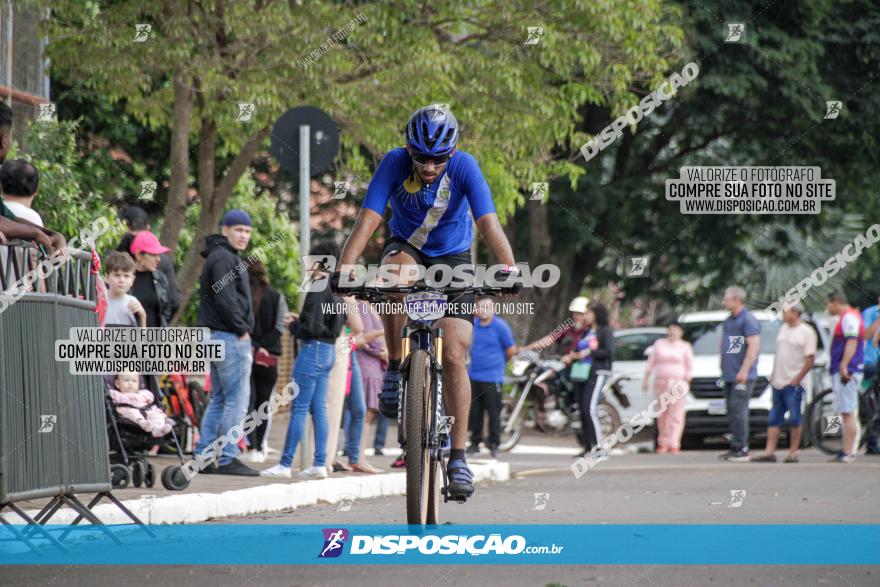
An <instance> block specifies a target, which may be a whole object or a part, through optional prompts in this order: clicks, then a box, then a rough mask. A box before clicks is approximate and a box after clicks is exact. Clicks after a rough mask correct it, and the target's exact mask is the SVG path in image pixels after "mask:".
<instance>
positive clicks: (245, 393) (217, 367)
mask: <svg viewBox="0 0 880 587" xmlns="http://www.w3.org/2000/svg"><path fill="white" fill-rule="evenodd" d="M211 340H212V341H222V342H223V343H224V346H225V347H226V351H225V352H226V354H225V358H224V359H223V360H222V361H215V362H212V363H211V394H210V399H209V401H208V408H207V409H206V410H205V414H204V415H203V416H202V427H201V430H200V431H199V432H200V438H199V443H198V445H196V450H195V452H196V454H198V453H201V452H202V451H203V450H204V449H205V448H207V447H208V445H210V444H211V443H213V442H214V441H215V440H217V439H218V438H220V437H221V436H224V435H226V434H227V433H228V432H229V430H230V429H231V428H232V427H233V426H238V425H239V424H241V421H242V420H244V417H245V416H246V415H247V409H248V402H250V399H251V364H252V363H253V354H252V353H253V351H252V350H251V341H250V340H241V339H239V337H238V335H237V334H234V333H232V332H223V331H220V330H212V331H211ZM237 456H238V443H237V442H229V443H227V444H226V446H225V447H223V451H222V453H221V455H220V459H219V461H218V463H217V464H218V465H220V466H223V465H228V464H229V463H231V462H232V461H233V460H234V459H235V458H236V457H237Z"/></svg>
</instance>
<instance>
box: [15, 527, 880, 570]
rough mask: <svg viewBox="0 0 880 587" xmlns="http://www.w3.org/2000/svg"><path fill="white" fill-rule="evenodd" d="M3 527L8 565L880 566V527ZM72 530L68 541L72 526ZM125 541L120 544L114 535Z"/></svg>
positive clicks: (120, 540)
mask: <svg viewBox="0 0 880 587" xmlns="http://www.w3.org/2000/svg"><path fill="white" fill-rule="evenodd" d="M75 528H76V529H74V530H71V527H70V526H51V525H50V526H43V529H44V530H45V531H46V532H48V533H49V535H51V536H53V537H54V538H55V539H60V540H61V544H63V546H64V548H65V549H66V552H62V550H61V549H59V548H58V547H57V545H55V544H53V542H52V541H51V540H50V539H49V538H47V537H46V536H45V535H44V534H41V533H40V532H37V531H36V529H35V528H34V527H27V526H17V527H15V529H16V530H17V531H18V532H20V533H23V532H27V538H28V540H29V541H30V542H31V546H33V547H34V548H36V549H37V551H38V552H34V551H32V550H30V549H29V547H28V546H27V545H26V543H25V542H24V541H23V540H21V538H20V537H17V536H16V535H15V533H14V532H13V531H12V530H10V529H9V528H8V527H4V526H0V564H15V565H19V564H39V565H74V564H75V565H104V564H108V565H109V564H123V565H125V564H137V565H151V564H152V565H176V564H204V565H213V564H218V565H219V564H223V565H229V564H233V565H249V564H269V565H302V564H369V565H375V564H454V565H462V564H480V565H483V564H528V565H534V564H543V565H878V564H880V525H877V524H864V525H862V524H859V525H853V524H846V525H844V524H837V525H836V524H822V525H817V524H792V525H756V524H753V525H739V524H737V525H723V524H721V525H702V524H694V525H687V524H679V525H672V524H656V525H618V524H608V525H604V524H603V525H481V526H477V525H461V526H458V525H455V526H439V527H427V528H419V527H417V526H402V525H393V526H392V525H370V526H364V525H348V526H333V527H331V526H318V525H279V524H234V525H233V524H200V525H176V526H147V527H146V528H147V529H148V530H149V531H150V532H152V533H153V534H154V535H155V537H151V536H149V535H148V534H147V533H146V532H145V531H144V529H143V528H138V527H136V526H131V525H126V526H104V527H103V528H104V530H106V532H105V531H102V530H101V528H99V527H96V526H77V527H75ZM66 531H69V533H68V534H67V535H66V536H65V537H64V538H63V539H62V538H61V535H62V533H64V532H66ZM114 539H115V540H118V541H119V542H120V544H117V543H116V542H115V540H114Z"/></svg>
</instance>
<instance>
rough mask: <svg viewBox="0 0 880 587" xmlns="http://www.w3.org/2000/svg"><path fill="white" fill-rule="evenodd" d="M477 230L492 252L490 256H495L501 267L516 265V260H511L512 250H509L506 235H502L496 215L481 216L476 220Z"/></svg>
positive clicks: (502, 231)
mask: <svg viewBox="0 0 880 587" xmlns="http://www.w3.org/2000/svg"><path fill="white" fill-rule="evenodd" d="M477 228H478V229H479V230H480V234H482V235H483V238H485V239H486V244H488V245H489V250H491V251H492V254H493V255H495V258H496V259H498V262H499V263H501V264H503V265H515V264H516V260H515V259H514V258H513V249H511V248H510V243H509V242H508V241H507V235H506V234H504V230H502V228H501V223H500V222H498V215H497V214H495V213H490V214H483V215H482V216H480V217H479V218H477Z"/></svg>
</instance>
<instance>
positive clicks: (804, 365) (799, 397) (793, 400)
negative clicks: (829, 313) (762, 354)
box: [752, 305, 817, 463]
mask: <svg viewBox="0 0 880 587" xmlns="http://www.w3.org/2000/svg"><path fill="white" fill-rule="evenodd" d="M802 312H803V309H802V308H801V307H800V306H799V305H795V306H794V307H792V308H790V309H788V310H786V311H785V312H784V313H783V314H782V319H783V320H784V322H785V323H784V324H783V325H782V327H781V328H780V329H779V334H778V335H776V356H775V357H774V360H773V374H772V375H771V376H770V385H772V386H773V407H772V408H771V409H770V415H769V416H768V418H767V446H766V448H765V449H764V454H762V455H759V456H756V457H752V462H757V463H775V462H776V455H775V454H774V453H775V452H776V442H777V441H778V440H779V430H780V428H782V425H783V424H784V423H785V413H786V412H788V417H789V426H790V432H789V444H788V456H787V457H785V462H786V463H796V462H798V458H799V457H798V449H799V448H800V444H801V412H802V410H801V408H802V404H803V399H804V391H805V388H807V387H808V386H809V385H810V377H809V373H810V369H812V368H813V363H814V362H815V360H816V345H817V337H816V332H815V331H814V330H813V329H812V328H811V327H810V326H809V325H807V324H805V323H804V322H802V321H801V313H802Z"/></svg>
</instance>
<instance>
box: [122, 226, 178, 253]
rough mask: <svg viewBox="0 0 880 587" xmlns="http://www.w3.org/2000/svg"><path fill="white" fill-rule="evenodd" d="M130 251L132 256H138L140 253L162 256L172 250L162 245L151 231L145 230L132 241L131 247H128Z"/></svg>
mask: <svg viewBox="0 0 880 587" xmlns="http://www.w3.org/2000/svg"><path fill="white" fill-rule="evenodd" d="M128 249H129V250H130V251H131V254H132V255H137V254H138V253H150V254H153V255H161V254H162V253H167V252H168V251H170V250H171V249H169V248H168V247H163V246H162V243H160V242H159V239H158V237H156V235H155V234H153V233H152V232H150V231H149V230H143V231H141V232H139V233H137V235H136V236H135V237H134V240H133V241H131V246H130V247H128Z"/></svg>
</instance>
